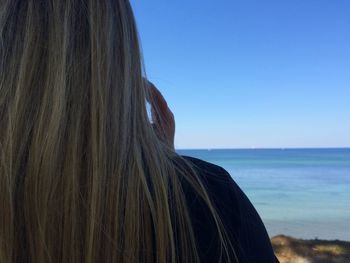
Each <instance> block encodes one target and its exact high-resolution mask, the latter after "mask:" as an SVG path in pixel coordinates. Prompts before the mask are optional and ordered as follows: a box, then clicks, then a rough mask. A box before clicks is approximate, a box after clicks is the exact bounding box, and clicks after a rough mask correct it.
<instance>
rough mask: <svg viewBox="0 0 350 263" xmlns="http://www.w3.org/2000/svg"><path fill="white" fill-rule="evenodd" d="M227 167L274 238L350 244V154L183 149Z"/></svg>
mask: <svg viewBox="0 0 350 263" xmlns="http://www.w3.org/2000/svg"><path fill="white" fill-rule="evenodd" d="M178 153H179V154H181V155H187V156H193V157H197V158H200V159H203V160H206V161H209V162H212V163H215V164H217V165H220V166H222V167H224V168H225V169H226V170H227V171H228V172H229V173H230V174H231V176H232V178H233V179H234V180H235V181H236V182H237V183H238V184H239V185H240V187H241V188H242V189H243V191H244V192H245V193H246V194H247V196H248V197H249V199H250V200H251V202H252V203H253V204H254V206H255V208H256V209H257V210H258V212H259V214H260V216H261V218H262V219H263V221H264V223H265V226H266V228H267V230H268V232H269V235H270V236H274V235H277V234H285V235H291V236H294V237H297V238H320V239H341V240H350V149H261V150H260V149H249V150H178Z"/></svg>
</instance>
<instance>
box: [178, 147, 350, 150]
mask: <svg viewBox="0 0 350 263" xmlns="http://www.w3.org/2000/svg"><path fill="white" fill-rule="evenodd" d="M317 149H319V150H322V149H323V150H332V149H333V150H336V149H339V150H341V149H344V150H347V149H350V146H345V147H245V148H235V147H232V148H231V147H225V148H216V147H213V148H209V147H208V148H175V150H176V151H177V150H180V151H182V150H191V151H193V150H317Z"/></svg>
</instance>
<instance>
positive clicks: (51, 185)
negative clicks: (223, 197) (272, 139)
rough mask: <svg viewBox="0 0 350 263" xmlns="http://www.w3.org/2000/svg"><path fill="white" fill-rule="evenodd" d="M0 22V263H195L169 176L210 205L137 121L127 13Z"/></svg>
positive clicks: (73, 4) (18, 11)
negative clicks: (187, 185) (181, 179)
mask: <svg viewBox="0 0 350 263" xmlns="http://www.w3.org/2000/svg"><path fill="white" fill-rule="evenodd" d="M0 12H1V13H0V127H1V129H0V262H4V263H5V262H6V263H7V262H36V263H41V262H42V263H43V262H45V263H46V262H175V261H176V260H179V259H181V261H182V262H196V261H198V255H197V252H196V245H195V238H194V236H193V231H192V228H191V222H190V218H189V216H188V211H187V207H186V202H185V199H184V196H183V194H182V191H181V186H180V183H179V179H178V176H177V175H178V174H179V173H180V174H182V175H183V176H184V177H186V178H187V180H189V181H190V182H191V184H192V185H193V186H194V188H195V189H197V191H198V192H199V193H200V194H201V195H202V196H203V198H204V199H205V200H207V202H208V205H209V206H210V201H209V199H208V198H207V197H206V194H205V190H204V189H203V188H202V187H201V185H200V183H199V182H197V181H196V180H192V179H189V178H190V177H189V176H186V174H187V173H188V171H189V169H190V168H189V167H187V168H184V167H186V165H185V164H184V163H182V165H179V166H178V165H176V163H175V161H174V160H175V159H178V157H177V156H176V154H175V153H174V152H173V151H172V150H171V149H169V148H168V147H167V146H166V145H165V144H163V143H162V142H161V141H160V140H159V139H158V138H157V137H156V134H155V133H154V131H153V130H152V126H151V124H150V123H149V121H148V116H147V111H146V105H145V104H146V100H145V97H146V94H145V92H146V91H145V89H144V82H143V78H142V67H141V55H140V51H139V44H138V38H137V31H136V26H135V22H134V18H133V14H132V10H131V7H130V4H129V2H128V1H127V0H98V1H97V0H90V1H89V0H60V1H56V0H42V1H37V0H25V1H23V0H2V1H1V2H0ZM181 167H182V168H181ZM186 171H187V172H186ZM191 178H192V177H191ZM193 178H195V177H193ZM191 180H192V181H191ZM170 196H171V198H169V197H170ZM171 211H174V214H175V215H176V220H174V218H172V217H171ZM174 229H177V230H176V231H175V230H174ZM175 232H176V233H177V235H178V239H179V240H181V242H180V243H181V244H180V247H178V248H175Z"/></svg>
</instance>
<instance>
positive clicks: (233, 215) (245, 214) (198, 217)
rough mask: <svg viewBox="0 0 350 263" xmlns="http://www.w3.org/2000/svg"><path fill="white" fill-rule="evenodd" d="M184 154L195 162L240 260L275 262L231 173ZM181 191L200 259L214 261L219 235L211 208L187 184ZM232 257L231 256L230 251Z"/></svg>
mask: <svg viewBox="0 0 350 263" xmlns="http://www.w3.org/2000/svg"><path fill="white" fill-rule="evenodd" d="M183 157H184V158H185V159H186V160H188V161H190V162H191V163H192V164H193V165H194V167H195V169H196V171H197V173H198V175H199V178H200V180H201V181H202V182H203V184H204V186H205V187H206V189H207V191H208V194H209V196H210V197H211V198H212V200H213V203H214V206H215V208H216V210H217V212H218V214H219V217H220V218H221V220H222V222H223V224H224V227H225V229H226V231H227V233H228V236H229V238H230V240H231V242H232V244H233V246H234V248H235V251H236V255H237V257H238V260H239V263H276V262H278V260H277V259H276V257H275V255H274V253H273V250H272V246H271V242H270V239H269V236H268V234H267V232H266V229H265V226H264V224H263V222H262V221H261V218H260V216H259V215H258V213H257V211H256V210H255V208H254V207H253V205H252V203H251V202H250V201H249V199H248V198H247V196H246V195H245V194H244V193H243V191H242V190H241V189H240V187H239V186H238V185H237V184H236V183H235V182H234V180H233V179H232V177H231V176H230V174H229V173H228V172H227V171H226V170H224V169H223V168H222V167H220V166H217V165H214V164H211V163H208V162H205V161H202V160H199V159H196V158H192V157H187V156H183ZM184 191H185V195H186V199H187V200H188V203H189V209H190V216H191V218H192V223H193V227H194V233H195V236H196V240H197V244H198V249H199V254H200V257H201V262H208V263H209V262H210V263H216V262H218V249H217V240H218V237H217V236H215V230H214V229H215V228H214V227H215V226H214V222H213V220H212V218H211V217H210V216H208V215H210V212H209V211H208V208H207V207H206V205H204V203H203V201H201V198H200V197H199V196H197V195H196V194H195V192H194V191H193V190H191V188H190V187H186V186H185V187H184ZM231 257H232V258H233V259H234V255H233V254H232V255H231ZM222 262H226V261H222ZM233 262H235V261H234V260H233Z"/></svg>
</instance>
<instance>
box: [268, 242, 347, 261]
mask: <svg viewBox="0 0 350 263" xmlns="http://www.w3.org/2000/svg"><path fill="white" fill-rule="evenodd" d="M271 241H272V246H273V248H274V251H275V254H276V256H277V257H278V259H279V260H280V263H350V242H345V241H339V240H334V241H326V240H318V239H314V240H302V239H295V238H292V237H288V236H283V235H280V236H276V237H273V238H272V239H271Z"/></svg>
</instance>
